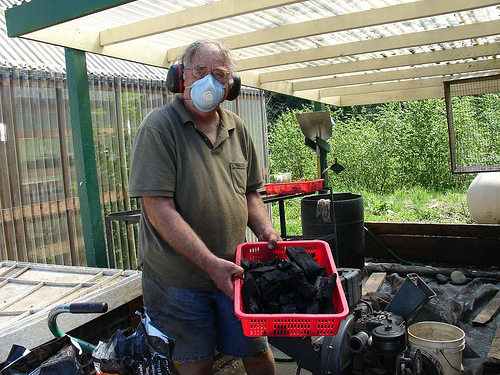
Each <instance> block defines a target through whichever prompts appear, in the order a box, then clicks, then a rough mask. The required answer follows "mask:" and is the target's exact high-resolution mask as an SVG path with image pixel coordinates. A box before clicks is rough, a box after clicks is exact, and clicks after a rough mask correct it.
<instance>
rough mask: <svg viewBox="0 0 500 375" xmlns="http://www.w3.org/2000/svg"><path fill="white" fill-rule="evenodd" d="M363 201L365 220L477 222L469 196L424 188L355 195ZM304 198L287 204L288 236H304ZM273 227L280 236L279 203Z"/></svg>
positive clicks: (274, 204) (275, 209)
mask: <svg viewBox="0 0 500 375" xmlns="http://www.w3.org/2000/svg"><path fill="white" fill-rule="evenodd" d="M352 193H355V194H360V195H361V196H362V197H363V205H364V220H365V221H375V222H426V223H455V224H471V223H474V219H472V217H471V216H470V214H469V211H468V209H467V193H463V192H451V191H450V192H445V193H442V192H434V191H429V190H426V189H423V188H418V187H416V188H414V189H411V190H397V191H395V192H394V193H392V194H376V193H373V192H368V191H363V192H354V191H353V192H352ZM300 201H301V198H296V199H289V200H286V201H285V202H284V203H285V215H286V217H285V219H286V229H287V235H288V236H297V235H301V234H302V220H301V211H300ZM272 212H273V224H274V226H275V228H276V229H277V230H278V232H280V217H279V209H278V203H273V207H272Z"/></svg>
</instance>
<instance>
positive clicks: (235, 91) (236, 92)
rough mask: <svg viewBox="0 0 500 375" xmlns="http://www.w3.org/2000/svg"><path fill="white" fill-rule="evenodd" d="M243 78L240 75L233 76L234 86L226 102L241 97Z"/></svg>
mask: <svg viewBox="0 0 500 375" xmlns="http://www.w3.org/2000/svg"><path fill="white" fill-rule="evenodd" d="M240 89H241V78H240V76H239V75H238V74H233V84H232V85H231V87H230V89H229V94H228V95H227V99H226V100H234V99H236V98H237V97H238V95H240Z"/></svg>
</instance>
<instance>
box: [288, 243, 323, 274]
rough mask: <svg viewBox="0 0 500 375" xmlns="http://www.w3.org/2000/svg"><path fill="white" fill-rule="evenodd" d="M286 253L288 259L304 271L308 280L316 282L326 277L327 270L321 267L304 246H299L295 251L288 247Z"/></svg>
mask: <svg viewBox="0 0 500 375" xmlns="http://www.w3.org/2000/svg"><path fill="white" fill-rule="evenodd" d="M285 252H286V255H287V256H288V258H289V259H290V260H291V261H292V262H294V263H295V264H296V265H298V266H299V267H300V268H301V269H302V270H303V271H304V274H305V276H306V278H307V280H309V281H312V282H314V281H315V280H316V278H317V277H318V276H326V271H325V268H324V267H322V266H321V265H319V264H318V263H317V262H316V261H315V260H314V259H313V257H312V256H311V255H310V254H309V253H308V252H307V251H306V250H305V249H304V248H303V247H302V246H300V245H298V246H296V247H295V249H294V248H293V247H292V246H288V247H287V248H286V251H285Z"/></svg>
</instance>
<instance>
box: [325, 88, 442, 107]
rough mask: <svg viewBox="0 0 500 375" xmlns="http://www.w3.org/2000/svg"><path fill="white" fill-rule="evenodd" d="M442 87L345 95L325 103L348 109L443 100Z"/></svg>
mask: <svg viewBox="0 0 500 375" xmlns="http://www.w3.org/2000/svg"><path fill="white" fill-rule="evenodd" d="M443 97H444V90H443V86H437V87H425V88H415V89H409V90H397V91H387V92H381V93H377V95H374V94H373V93H369V94H360V95H345V96H341V97H336V98H326V99H325V100H324V102H325V103H328V104H333V105H336V106H339V107H348V106H353V105H366V104H380V103H390V102H406V101H410V100H423V99H432V98H443Z"/></svg>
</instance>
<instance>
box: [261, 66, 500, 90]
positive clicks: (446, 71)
mask: <svg viewBox="0 0 500 375" xmlns="http://www.w3.org/2000/svg"><path fill="white" fill-rule="evenodd" d="M491 69H500V59H485V60H480V61H469V62H462V63H455V64H440V65H431V66H422V67H418V68H408V69H397V70H387V71H384V72H374V73H365V74H356V75H348V76H340V77H335V78H329V79H321V80H314V81H312V83H313V84H311V82H296V83H294V84H293V91H294V92H296V91H302V90H310V89H318V88H327V87H338V86H349V85H360V84H367V83H374V82H388V81H395V80H400V79H412V78H425V77H436V76H441V75H450V74H460V73H471V72H480V71H485V70H491ZM262 87H266V85H262ZM323 91H326V90H322V92H323Z"/></svg>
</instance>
